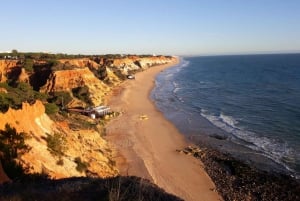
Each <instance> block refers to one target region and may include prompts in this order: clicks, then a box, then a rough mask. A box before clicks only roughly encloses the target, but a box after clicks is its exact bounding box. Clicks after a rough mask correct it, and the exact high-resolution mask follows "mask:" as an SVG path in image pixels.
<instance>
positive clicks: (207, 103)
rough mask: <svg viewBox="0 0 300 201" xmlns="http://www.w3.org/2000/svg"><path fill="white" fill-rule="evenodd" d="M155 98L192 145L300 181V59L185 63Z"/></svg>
mask: <svg viewBox="0 0 300 201" xmlns="http://www.w3.org/2000/svg"><path fill="white" fill-rule="evenodd" d="M151 98H152V100H153V101H154V102H155V104H156V106H157V107H158V109H159V110H160V111H162V112H163V114H164V115H165V117H166V118H167V119H169V120H170V121H171V122H173V123H174V125H175V126H176V127H177V128H178V129H179V130H180V131H181V132H182V133H183V134H184V135H185V136H186V137H187V139H189V140H192V141H202V142H204V143H205V144H207V145H209V146H212V147H214V148H217V149H219V150H221V151H223V152H226V153H230V154H231V155H233V156H235V157H238V158H239V159H241V160H244V161H245V162H247V163H249V164H253V165H255V166H257V167H258V168H262V169H265V170H272V171H279V172H284V173H286V174H290V175H292V176H295V177H297V178H299V175H300V54H273V55H236V56H201V57H184V58H181V62H180V63H179V64H178V65H177V66H174V67H172V68H169V69H166V70H164V71H163V72H161V73H160V74H159V75H158V76H157V78H156V87H155V88H154V89H153V91H152V93H151Z"/></svg>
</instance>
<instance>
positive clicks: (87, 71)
mask: <svg viewBox="0 0 300 201" xmlns="http://www.w3.org/2000/svg"><path fill="white" fill-rule="evenodd" d="M174 59H175V58H173V57H165V56H159V57H155V56H153V57H137V56H130V57H126V58H121V59H111V60H110V59H106V60H105V59H102V60H101V59H95V61H94V60H91V59H88V58H84V59H62V60H59V62H60V63H61V64H62V65H65V66H68V68H71V69H62V70H56V71H53V72H52V73H51V74H50V76H49V78H48V79H47V82H46V84H45V85H44V86H43V87H41V89H40V90H41V91H42V92H46V93H53V92H56V91H69V92H70V91H71V90H72V89H74V88H77V87H83V86H87V87H88V89H89V93H90V94H91V96H90V97H89V98H90V99H91V101H92V103H93V104H94V105H100V104H103V100H104V96H105V95H106V94H107V92H108V91H109V90H110V88H111V86H115V85H117V84H119V83H120V82H121V78H120V74H121V75H123V77H126V75H128V74H129V73H131V72H133V71H137V70H140V69H146V68H149V67H151V66H155V65H159V64H165V63H169V62H172V61H174ZM96 61H97V62H96ZM116 72H118V74H116Z"/></svg>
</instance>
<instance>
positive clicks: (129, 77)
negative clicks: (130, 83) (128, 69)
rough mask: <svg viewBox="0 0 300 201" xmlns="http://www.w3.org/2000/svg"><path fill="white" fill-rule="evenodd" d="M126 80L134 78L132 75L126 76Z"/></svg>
mask: <svg viewBox="0 0 300 201" xmlns="http://www.w3.org/2000/svg"><path fill="white" fill-rule="evenodd" d="M127 79H130V80H132V79H135V77H134V75H127Z"/></svg>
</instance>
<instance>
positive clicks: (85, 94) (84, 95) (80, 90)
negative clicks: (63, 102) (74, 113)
mask: <svg viewBox="0 0 300 201" xmlns="http://www.w3.org/2000/svg"><path fill="white" fill-rule="evenodd" d="M72 93H73V95H74V96H75V97H76V98H78V99H79V100H82V101H83V102H85V103H87V104H89V105H91V104H92V101H91V99H90V98H89V96H90V92H89V88H88V87H87V86H83V87H76V88H73V89H72Z"/></svg>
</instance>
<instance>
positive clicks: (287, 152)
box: [201, 109, 299, 171]
mask: <svg viewBox="0 0 300 201" xmlns="http://www.w3.org/2000/svg"><path fill="white" fill-rule="evenodd" d="M201 115H202V116H203V117H205V118H206V119H208V120H209V121H210V122H211V123H212V124H213V125H215V126H216V127H218V128H220V129H222V130H224V131H226V132H227V133H230V134H232V135H233V136H234V137H236V138H238V139H239V140H242V141H244V142H246V143H242V144H243V145H244V146H247V147H248V148H251V149H253V150H255V151H258V152H260V153H261V154H262V155H264V156H266V157H268V158H270V159H272V160H273V161H275V162H277V163H279V164H281V165H283V166H284V167H285V168H286V169H287V170H289V171H292V170H291V168H289V167H288V166H287V165H286V164H285V163H284V162H283V160H286V159H289V160H290V161H295V160H296V159H297V158H298V157H299V154H298V155H297V154H296V153H295V152H294V150H293V149H292V148H290V147H289V146H288V144H287V143H286V142H280V141H278V140H276V139H270V138H267V137H260V136H258V135H257V134H256V133H254V132H250V131H246V130H244V129H242V128H240V127H238V126H237V124H238V121H237V120H236V119H234V118H233V117H231V116H227V115H225V114H224V113H222V112H221V114H220V115H219V116H216V115H213V114H210V113H209V112H208V111H206V110H203V109H202V110H201ZM232 140H233V141H234V142H235V143H238V144H241V142H239V141H236V140H234V139H232Z"/></svg>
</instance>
